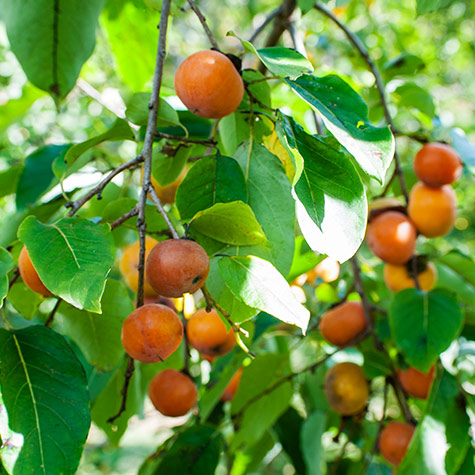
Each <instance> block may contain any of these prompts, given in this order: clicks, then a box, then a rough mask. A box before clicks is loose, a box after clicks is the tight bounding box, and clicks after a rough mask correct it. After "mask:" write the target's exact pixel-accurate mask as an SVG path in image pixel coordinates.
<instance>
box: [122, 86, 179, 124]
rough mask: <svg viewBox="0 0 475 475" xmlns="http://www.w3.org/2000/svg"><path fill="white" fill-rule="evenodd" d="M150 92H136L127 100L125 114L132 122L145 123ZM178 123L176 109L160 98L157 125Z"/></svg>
mask: <svg viewBox="0 0 475 475" xmlns="http://www.w3.org/2000/svg"><path fill="white" fill-rule="evenodd" d="M149 104H150V93H149V92H136V93H135V94H133V95H132V97H131V98H130V100H129V101H128V102H127V109H126V110H125V116H126V117H127V119H129V120H130V122H132V123H133V124H136V125H147V122H148V114H149V112H150V109H149V108H148V106H149ZM170 125H178V126H181V124H180V119H179V118H178V113H177V111H176V110H175V109H174V108H173V107H172V106H171V105H170V104H169V103H168V102H167V101H166V100H165V99H163V98H160V101H159V104H158V113H157V127H168V126H170Z"/></svg>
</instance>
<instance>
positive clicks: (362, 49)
mask: <svg viewBox="0 0 475 475" xmlns="http://www.w3.org/2000/svg"><path fill="white" fill-rule="evenodd" d="M314 8H315V9H316V10H318V11H320V12H321V13H323V14H324V15H325V16H326V17H328V18H329V19H330V20H331V21H333V22H334V23H335V24H336V25H337V26H338V28H340V30H341V31H343V33H344V34H345V35H346V37H347V38H348V39H349V40H350V42H351V43H352V45H353V46H354V47H355V48H356V50H357V51H358V53H359V54H360V56H361V57H362V58H363V60H364V61H365V63H366V64H367V66H368V68H369V70H370V71H371V73H372V74H373V76H374V79H375V82H376V89H377V90H378V94H379V98H380V102H381V106H382V108H383V111H384V117H385V118H386V122H387V124H388V125H389V126H390V127H391V130H392V131H395V130H396V127H395V125H394V121H393V119H392V116H391V112H390V110H389V103H388V101H387V98H386V90H385V87H384V82H383V78H382V76H381V73H380V72H379V69H378V67H377V66H376V63H375V62H374V61H373V59H372V58H371V56H370V54H369V51H368V49H367V48H366V46H365V45H364V44H363V42H362V41H361V40H360V39H359V38H358V36H357V35H355V34H354V33H353V32H352V31H351V30H350V29H348V28H347V26H346V25H344V24H343V23H342V22H341V21H340V20H339V19H338V18H337V17H336V16H335V15H334V14H333V13H332V12H331V11H330V10H328V9H327V8H326V7H325V6H324V5H322V4H321V3H318V2H317V3H316V4H315V6H314ZM394 163H395V170H394V173H395V174H396V175H397V176H398V178H399V183H400V186H401V191H402V193H403V195H404V198H405V200H406V202H408V201H409V195H408V193H407V187H406V182H405V181H404V174H403V172H402V168H401V163H400V160H399V157H398V155H397V153H396V152H394Z"/></svg>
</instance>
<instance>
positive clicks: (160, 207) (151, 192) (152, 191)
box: [148, 186, 180, 239]
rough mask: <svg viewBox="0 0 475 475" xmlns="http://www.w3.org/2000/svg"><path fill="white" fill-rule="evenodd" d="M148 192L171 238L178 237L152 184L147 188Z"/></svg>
mask: <svg viewBox="0 0 475 475" xmlns="http://www.w3.org/2000/svg"><path fill="white" fill-rule="evenodd" d="M148 194H149V195H150V198H152V201H153V202H154V203H155V205H156V206H157V209H158V212H159V213H160V214H161V215H162V217H163V219H164V220H165V223H167V226H168V229H169V230H170V232H171V233H172V236H173V239H180V236H179V235H178V233H177V232H176V229H175V228H174V226H173V224H172V222H171V221H170V218H169V217H168V215H167V213H166V211H165V210H164V209H163V205H162V203H161V201H160V198H159V197H158V196H157V193H156V191H155V188H154V187H153V186H151V187H150V188H149V192H148Z"/></svg>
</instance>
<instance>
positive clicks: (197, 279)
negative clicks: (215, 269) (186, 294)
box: [191, 275, 201, 284]
mask: <svg viewBox="0 0 475 475" xmlns="http://www.w3.org/2000/svg"><path fill="white" fill-rule="evenodd" d="M200 279H201V275H197V276H196V277H195V278H194V279H193V280H192V281H191V283H192V284H196V282H198V281H199V280H200Z"/></svg>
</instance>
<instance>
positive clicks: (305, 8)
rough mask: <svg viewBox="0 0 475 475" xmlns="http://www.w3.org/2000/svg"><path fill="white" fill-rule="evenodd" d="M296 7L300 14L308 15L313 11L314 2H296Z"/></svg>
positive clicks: (311, 0)
mask: <svg viewBox="0 0 475 475" xmlns="http://www.w3.org/2000/svg"><path fill="white" fill-rule="evenodd" d="M297 5H298V7H299V8H300V10H302V14H304V15H305V13H308V12H309V11H310V10H312V9H313V7H314V5H315V2H314V0H297Z"/></svg>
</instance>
